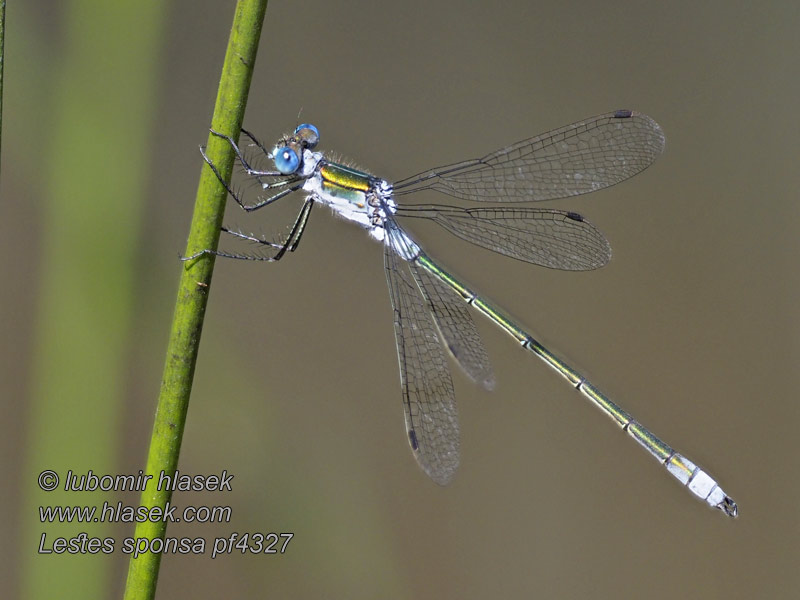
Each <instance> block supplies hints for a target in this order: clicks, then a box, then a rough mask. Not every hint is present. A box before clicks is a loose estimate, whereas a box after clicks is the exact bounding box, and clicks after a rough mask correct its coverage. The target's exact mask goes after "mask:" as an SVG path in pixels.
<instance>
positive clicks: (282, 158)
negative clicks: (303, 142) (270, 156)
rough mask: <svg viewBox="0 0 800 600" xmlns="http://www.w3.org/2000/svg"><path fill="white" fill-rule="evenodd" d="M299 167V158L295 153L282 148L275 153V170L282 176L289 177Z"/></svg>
mask: <svg viewBox="0 0 800 600" xmlns="http://www.w3.org/2000/svg"><path fill="white" fill-rule="evenodd" d="M299 166H300V157H299V156H297V152H295V151H294V150H292V149H291V148H289V146H284V147H283V148H278V149H277V150H276V151H275V168H276V169H278V171H280V172H281V173H282V174H284V175H291V174H292V173H294V172H295V171H297V168H298V167H299Z"/></svg>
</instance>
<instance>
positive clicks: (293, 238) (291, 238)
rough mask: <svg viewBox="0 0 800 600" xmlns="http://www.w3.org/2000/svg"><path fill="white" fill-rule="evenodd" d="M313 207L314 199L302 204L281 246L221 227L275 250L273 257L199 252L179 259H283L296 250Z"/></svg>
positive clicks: (229, 232)
mask: <svg viewBox="0 0 800 600" xmlns="http://www.w3.org/2000/svg"><path fill="white" fill-rule="evenodd" d="M313 206H314V198H308V199H306V201H305V202H304V203H303V206H302V208H301V209H300V213H299V214H298V215H297V219H295V222H294V225H292V229H291V231H290V232H289V235H288V236H287V238H286V241H285V242H284V243H283V244H278V243H276V242H273V241H271V240H265V239H264V238H260V237H257V236H254V235H247V234H246V233H242V232H241V231H233V230H230V229H228V228H227V227H224V226H223V227H222V228H221V229H222V231H223V232H225V233H227V234H228V235H231V236H233V237H236V238H239V239H242V240H247V241H249V242H254V243H256V244H259V245H261V246H268V247H270V248H277V250H278V251H277V252H276V253H275V255H273V256H262V255H259V254H239V253H234V252H224V251H221V250H208V249H206V250H200V252H196V253H194V254H192V255H191V256H184V257H181V260H182V261H184V262H185V261H190V260H194V259H196V258H199V257H201V256H205V255H207V254H212V255H214V256H222V257H224V258H236V259H239V260H258V261H266V262H275V261H278V260H280V259H281V258H283V255H284V254H286V251H287V250H288V251H289V252H294V251H295V250H296V249H297V246H298V245H299V244H300V238H301V237H302V236H303V232H304V231H305V228H306V224H307V223H308V217H309V215H310V214H311V208H312V207H313Z"/></svg>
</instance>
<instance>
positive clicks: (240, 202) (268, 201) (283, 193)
mask: <svg viewBox="0 0 800 600" xmlns="http://www.w3.org/2000/svg"><path fill="white" fill-rule="evenodd" d="M214 133H215V132H214ZM215 134H216V133H215ZM216 135H219V134H216ZM222 137H225V138H226V139H228V140H230V138H228V137H227V136H222ZM230 141H231V143H232V140H230ZM234 147H235V146H234ZM237 151H238V149H237ZM200 154H201V155H202V156H203V160H205V161H206V164H208V166H209V167H211V170H212V171H213V172H214V175H216V176H217V179H218V180H219V182H220V183H221V184H222V185H223V186H224V187H225V190H226V191H227V192H228V194H230V196H231V198H233V199H234V200H235V201H236V204H238V205H239V206H241V207H242V208H243V209H244V210H245V211H247V212H252V211H254V210H258V209H259V208H262V207H264V206H266V205H268V204H272V203H273V202H275V201H276V200H280V199H281V198H283V197H284V196H288V195H289V194H291V193H292V192H296V191H297V190H299V189H301V188H302V187H303V181H302V180H300V179H297V178H292V179H287V180H285V181H282V182H280V183H276V184H273V186H272V187H277V186H278V185H289V184H290V183H294V185H292V187H290V188H288V189H285V190H282V191H280V192H278V193H277V194H274V195H272V196H270V197H268V198H265V199H263V200H261V201H260V202H258V203H256V204H250V205H248V204H245V203H244V201H243V200H242V199H241V198H240V197H239V195H238V194H237V193H236V192H234V191H233V188H231V186H230V185H229V184H228V182H227V181H225V179H224V178H223V177H222V174H221V173H220V172H219V169H217V166H216V165H215V164H214V162H213V161H212V160H211V159H210V158H209V157H208V155H207V154H206V152H205V149H204V148H203V147H202V146H200ZM264 185H268V184H262V187H264ZM265 189H266V188H265Z"/></svg>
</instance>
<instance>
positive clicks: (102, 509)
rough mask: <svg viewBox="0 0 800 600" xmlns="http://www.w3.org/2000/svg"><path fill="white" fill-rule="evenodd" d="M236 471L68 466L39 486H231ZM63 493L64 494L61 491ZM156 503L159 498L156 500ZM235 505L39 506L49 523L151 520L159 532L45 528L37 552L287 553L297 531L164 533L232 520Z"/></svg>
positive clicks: (152, 492) (218, 489) (155, 489)
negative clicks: (112, 533) (178, 526)
mask: <svg viewBox="0 0 800 600" xmlns="http://www.w3.org/2000/svg"><path fill="white" fill-rule="evenodd" d="M232 481H233V475H232V474H230V473H228V472H227V471H222V473H220V474H219V475H186V474H182V473H181V472H180V471H175V472H174V473H171V474H168V473H165V472H164V471H161V473H160V474H159V475H158V477H154V476H153V475H145V474H144V473H143V472H142V471H139V472H138V474H136V475H121V474H120V475H97V474H95V473H93V472H92V471H88V472H87V473H80V474H78V473H74V472H73V471H67V473H66V475H64V476H63V480H62V478H61V477H60V476H59V474H58V473H56V472H55V471H52V470H45V471H42V472H41V473H39V479H38V487H39V489H41V490H43V491H45V492H53V491H57V492H68V493H75V494H80V493H92V492H94V493H98V492H132V491H135V492H143V491H145V490H146V491H147V493H148V494H149V497H151V498H155V497H156V495H159V494H160V495H163V493H165V492H166V493H171V492H175V491H179V492H213V493H225V492H231V491H233V489H232V487H231V482H232ZM62 497H63V496H62ZM154 504H155V502H154ZM232 514H233V511H232V509H231V507H230V506H210V505H201V506H193V505H187V506H182V507H179V506H177V505H174V504H172V503H171V502H169V501H168V502H166V503H165V504H164V505H163V506H155V505H154V506H147V505H140V506H131V505H127V504H125V503H123V502H121V501H118V500H104V501H103V502H102V503H101V504H97V505H88V504H75V505H66V504H65V505H51V506H39V521H40V522H41V523H42V525H43V527H46V526H47V525H48V524H52V525H56V524H62V525H64V524H67V523H69V524H71V527H73V528H74V526H75V525H78V526H79V527H80V525H82V524H86V525H87V529H88V527H92V526H93V525H94V524H96V523H132V524H137V523H153V524H159V528H158V529H159V531H160V532H161V533H160V534H157V535H145V536H139V537H124V538H121V539H117V538H114V537H101V536H93V535H89V533H88V532H86V531H82V532H80V533H78V534H77V535H71V536H70V537H63V536H53V535H52V534H48V532H47V531H42V533H41V536H40V538H39V548H38V552H39V554H49V555H61V554H112V553H113V552H114V551H115V550H119V551H121V552H123V553H124V554H130V555H133V556H134V557H138V556H140V555H141V554H144V553H146V552H152V553H156V554H207V555H209V556H210V557H211V558H216V557H217V556H223V555H232V554H283V553H284V552H286V549H287V547H288V545H289V542H290V541H291V539H292V537H294V533H286V532H282V533H275V532H261V531H254V532H245V533H239V532H235V531H234V532H231V533H230V534H228V535H225V536H217V537H208V538H206V537H203V536H198V537H188V536H187V537H169V536H165V535H164V533H163V532H164V531H165V530H166V525H167V524H169V523H181V522H183V523H193V524H208V523H230V521H231V516H232Z"/></svg>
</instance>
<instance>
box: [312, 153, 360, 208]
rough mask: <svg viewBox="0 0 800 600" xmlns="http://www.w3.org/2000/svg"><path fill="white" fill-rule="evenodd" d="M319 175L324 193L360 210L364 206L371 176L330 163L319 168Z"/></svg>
mask: <svg viewBox="0 0 800 600" xmlns="http://www.w3.org/2000/svg"><path fill="white" fill-rule="evenodd" d="M319 174H320V175H321V176H322V191H323V192H324V193H326V194H329V195H330V196H333V197H334V198H341V199H342V200H345V201H346V202H349V203H351V204H355V205H358V206H359V207H362V208H363V207H364V206H365V205H366V195H367V192H368V191H369V189H370V187H371V180H372V176H371V175H369V174H367V173H363V172H361V171H357V170H355V169H351V168H350V167H345V166H344V165H339V164H336V163H330V162H326V163H325V164H324V165H322V167H320V169H319Z"/></svg>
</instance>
